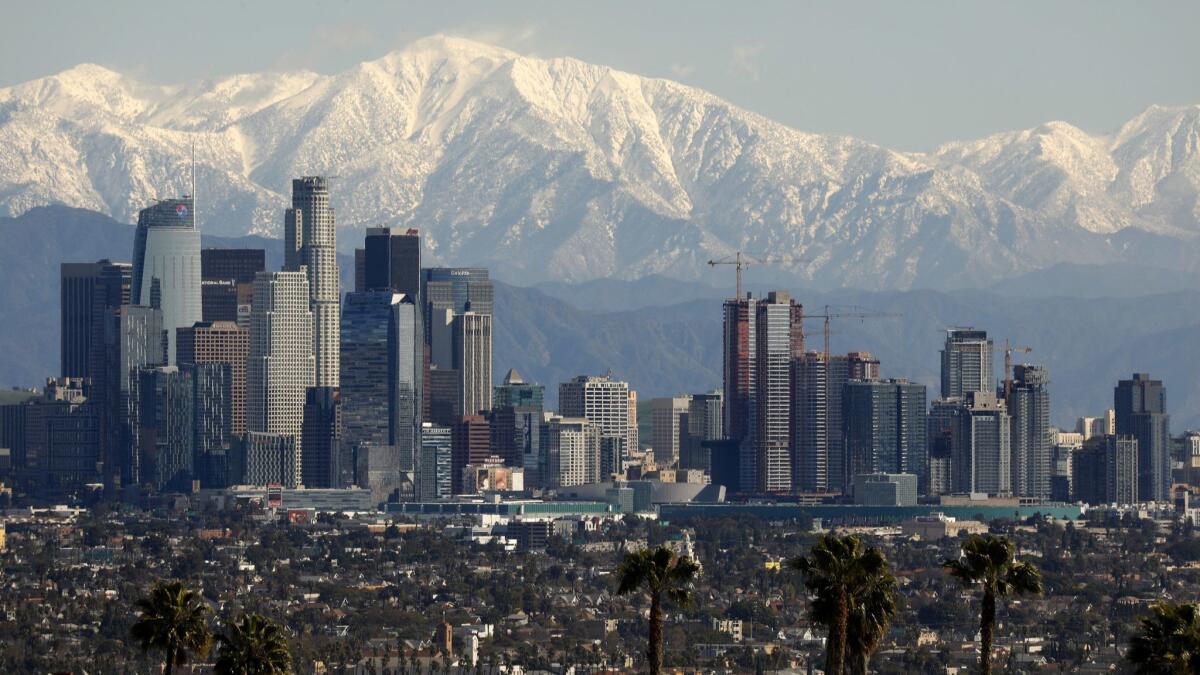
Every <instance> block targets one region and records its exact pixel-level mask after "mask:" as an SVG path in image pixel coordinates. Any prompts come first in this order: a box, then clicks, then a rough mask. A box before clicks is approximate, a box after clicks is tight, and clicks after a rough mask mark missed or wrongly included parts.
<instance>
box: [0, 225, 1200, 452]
mask: <svg viewBox="0 0 1200 675" xmlns="http://www.w3.org/2000/svg"><path fill="white" fill-rule="evenodd" d="M0 241H4V242H5V246H3V247H0V316H3V317H5V320H4V321H0V347H2V349H0V383H2V384H3V385H5V386H11V385H21V386H32V385H40V384H41V383H42V382H44V378H45V377H46V376H48V375H54V374H57V372H58V369H59V342H58V340H59V337H58V336H59V296H58V293H59V286H58V269H59V263H60V262H82V261H92V260H96V259H98V258H101V257H109V258H112V259H114V260H129V257H130V254H131V253H132V246H133V227H132V226H130V225H127V224H123V223H118V222H116V221H114V220H113V219H111V218H109V217H107V216H105V215H103V214H98V213H94V212H90V211H86V210H82V209H71V208H66V207H45V208H37V209H33V210H31V211H29V212H28V213H27V214H25V215H24V216H22V217H20V218H3V217H0ZM204 245H205V246H224V247H258V248H266V249H267V265H268V267H269V268H271V269H277V268H278V266H279V264H280V261H281V258H282V255H281V251H282V246H281V243H280V242H279V241H278V240H274V239H262V238H257V237H248V238H238V237H228V238H226V237H217V236H208V235H206V236H205V237H204ZM339 262H340V264H341V267H342V269H341V272H342V283H343V288H345V289H348V288H352V269H353V261H352V259H351V258H350V257H349V256H346V255H343V256H340V260H339ZM1143 272H1144V271H1143ZM1143 272H1139V271H1138V270H1137V269H1136V268H1126V267H1117V268H1112V267H1108V266H1098V267H1094V268H1093V267H1087V266H1070V267H1067V268H1051V269H1049V270H1046V271H1043V272H1039V273H1038V274H1039V279H1038V280H1037V281H1039V282H1040V284H1041V285H1042V286H1043V288H1042V292H1039V293H1035V294H1030V296H1014V295H1012V294H1008V295H1002V294H1000V293H998V292H995V291H988V290H963V291H957V292H953V293H947V292H941V291H932V290H913V291H854V290H839V291H816V290H812V289H808V288H804V287H800V286H796V287H792V288H791V290H792V291H793V292H794V294H795V295H796V297H797V298H798V299H799V300H800V301H801V302H803V303H804V305H805V307H806V309H807V310H808V311H809V312H812V313H819V312H820V311H821V307H822V306H824V305H826V304H829V305H835V306H844V305H859V306H863V307H866V308H869V309H874V310H880V311H887V312H895V313H900V314H901V315H902V316H901V317H900V318H893V319H868V320H861V321H860V320H844V321H839V320H835V321H834V322H833V324H832V332H833V335H832V349H833V350H834V351H838V352H846V351H850V350H852V349H866V350H870V351H872V352H874V353H875V354H876V355H878V356H879V357H880V359H881V360H882V362H883V375H884V376H885V377H908V378H912V379H915V380H917V381H920V382H923V383H925V384H926V385H928V386H929V387H930V390H929V394H930V397H931V398H932V397H934V396H936V395H937V373H938V363H939V361H938V358H939V357H938V350H939V349H940V348H941V345H942V340H943V338H944V334H943V333H942V332H941V329H942V328H944V327H945V326H949V325H975V326H977V327H980V328H985V329H987V330H988V331H989V333H990V334H991V335H992V336H993V338H994V339H995V340H996V342H997V344H998V345H999V344H1000V343H1002V342H1003V341H1004V338H1006V337H1008V338H1010V339H1012V340H1013V341H1014V343H1019V344H1021V345H1025V346H1029V347H1032V348H1033V349H1034V351H1033V353H1032V354H1029V355H1027V356H1025V360H1028V361H1030V362H1034V363H1042V364H1045V365H1046V366H1047V367H1048V368H1049V370H1050V378H1051V384H1050V389H1051V396H1052V419H1053V421H1054V422H1055V423H1058V424H1068V425H1069V424H1073V420H1074V418H1075V417H1076V416H1078V415H1085V414H1086V415H1095V414H1099V413H1100V412H1101V411H1103V410H1104V409H1105V408H1108V407H1110V406H1111V405H1112V394H1113V386H1114V385H1115V384H1116V381H1117V380H1118V379H1120V378H1122V377H1128V376H1129V375H1130V373H1132V372H1134V371H1135V370H1136V371H1139V372H1150V373H1152V374H1154V375H1155V376H1157V377H1160V378H1162V379H1163V380H1164V381H1165V383H1166V385H1167V390H1168V394H1167V396H1168V404H1169V409H1170V412H1171V414H1172V416H1173V418H1172V429H1174V430H1176V431H1180V430H1182V429H1185V428H1188V427H1193V428H1195V427H1200V339H1197V336H1200V318H1198V317H1200V292H1198V291H1196V290H1188V289H1186V288H1184V289H1182V290H1181V289H1180V287H1173V286H1172V284H1173V283H1174V282H1175V281H1178V280H1177V279H1174V278H1162V279H1157V280H1154V281H1153V283H1154V284H1155V285H1156V287H1155V289H1154V290H1155V293H1154V294H1152V295H1142V296H1131V295H1128V294H1122V295H1114V296H1112V297H1095V296H1093V297H1068V296H1067V295H1065V294H1056V293H1055V292H1053V289H1055V288H1065V289H1074V288H1101V289H1102V288H1104V285H1103V284H1101V283H1100V280H1103V279H1125V280H1126V283H1125V284H1124V285H1123V288H1131V287H1135V286H1136V283H1135V282H1136V279H1137V278H1138V277H1139V275H1140V276H1145V275H1144V274H1143ZM732 277H733V274H732V271H730V270H728V269H725V268H722V270H721V272H719V273H718V272H713V273H712V277H711V278H706V281H712V282H714V283H717V282H720V283H721V284H722V286H723V288H716V287H714V286H709V285H705V284H701V283H685V282H680V281H678V280H674V279H667V278H662V277H645V278H642V279H639V280H637V281H631V282H626V281H619V280H600V281H593V282H588V283H583V284H565V283H559V282H555V283H547V284H543V285H542V286H541V287H539V288H522V287H518V286H513V285H510V284H507V283H503V282H497V283H496V320H495V338H494V339H495V358H494V364H495V371H496V372H495V373H494V377H495V378H496V381H497V382H498V381H499V379H500V378H501V377H503V375H504V373H505V372H507V370H508V369H509V368H513V367H515V368H516V369H517V370H518V371H519V372H520V373H521V374H522V375H524V376H525V377H526V378H527V379H528V380H530V381H537V382H540V383H542V384H544V385H546V394H547V398H548V401H549V404H550V405H551V406H553V405H555V404H556V399H557V390H558V384H559V383H560V382H562V381H564V380H566V379H568V378H570V377H572V376H574V375H578V374H581V373H603V372H605V371H607V370H609V369H610V368H611V369H612V370H613V372H614V374H615V375H617V376H618V377H622V378H626V379H628V380H629V382H630V383H631V385H632V386H633V387H634V388H635V389H637V390H638V392H639V394H640V396H641V397H642V398H646V399H648V398H653V397H656V396H669V395H673V394H677V393H682V392H702V391H707V390H709V389H713V388H716V387H719V386H721V361H720V350H721V301H722V299H723V298H724V297H725V296H727V295H730V294H732V280H733V279H732ZM726 282H728V283H726ZM752 287H753V288H755V290H756V291H757V290H761V289H763V288H766V287H765V286H762V287H759V286H758V285H753V284H752ZM1018 287H1019V288H1024V287H1023V286H1018ZM805 327H806V330H807V331H808V333H809V337H808V346H809V348H812V349H820V348H821V344H820V341H821V324H820V322H819V320H818V319H815V318H809V319H807V320H806V324H805ZM1018 356H1020V355H1018ZM1002 359H1003V355H1002V354H999V353H998V354H997V355H996V363H997V369H996V370H997V373H999V370H1000V366H999V364H1001V363H1002V362H1003V361H1002Z"/></svg>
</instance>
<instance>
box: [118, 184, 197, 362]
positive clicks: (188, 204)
mask: <svg viewBox="0 0 1200 675" xmlns="http://www.w3.org/2000/svg"><path fill="white" fill-rule="evenodd" d="M193 218H194V209H193V204H192V198H191V197H183V198H181V199H164V200H161V201H159V202H157V203H155V204H154V205H153V206H150V207H148V208H145V209H142V210H141V211H140V212H138V224H137V230H136V232H135V234H134V244H133V272H132V278H131V281H130V302H131V303H132V304H135V305H145V306H147V307H157V308H160V309H161V310H162V317H163V318H162V321H163V330H164V331H165V333H166V335H165V337H164V340H165V341H164V344H165V345H166V355H167V365H175V363H176V360H175V340H176V335H175V329H176V328H184V327H186V326H191V325H192V324H194V323H196V322H197V321H202V320H203V319H204V315H203V305H202V303H201V292H200V231H199V230H197V229H196V227H195V222H194V220H193Z"/></svg>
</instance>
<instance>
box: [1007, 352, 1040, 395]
mask: <svg viewBox="0 0 1200 675" xmlns="http://www.w3.org/2000/svg"><path fill="white" fill-rule="evenodd" d="M1032 351H1033V349H1031V348H1029V347H1017V346H1015V345H1012V344H1010V343H1009V341H1008V338H1004V400H1005V402H1007V401H1008V399H1009V396H1010V395H1011V394H1012V385H1013V379H1012V355H1013V353H1014V352H1017V353H1021V354H1028V353H1029V352H1032Z"/></svg>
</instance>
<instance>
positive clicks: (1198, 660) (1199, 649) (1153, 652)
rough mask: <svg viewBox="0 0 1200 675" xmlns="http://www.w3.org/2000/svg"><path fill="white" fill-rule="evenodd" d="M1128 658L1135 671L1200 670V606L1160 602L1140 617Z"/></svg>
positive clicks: (1171, 671) (1180, 671) (1176, 671)
mask: <svg viewBox="0 0 1200 675" xmlns="http://www.w3.org/2000/svg"><path fill="white" fill-rule="evenodd" d="M1125 658H1126V659H1128V660H1129V662H1130V663H1132V664H1133V666H1134V670H1135V672H1138V673H1146V674H1147V675H1148V674H1150V673H1181V674H1183V673H1196V672H1200V606H1198V605H1195V604H1183V605H1176V604H1171V603H1166V602H1164V603H1160V604H1158V605H1155V606H1154V607H1152V608H1151V609H1150V616H1143V617H1142V618H1141V619H1139V620H1138V631H1137V633H1135V634H1134V636H1133V637H1132V638H1131V639H1130V641H1129V653H1127V654H1126V655H1125Z"/></svg>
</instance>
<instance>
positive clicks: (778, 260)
mask: <svg viewBox="0 0 1200 675" xmlns="http://www.w3.org/2000/svg"><path fill="white" fill-rule="evenodd" d="M798 262H801V261H800V259H799V258H792V257H790V256H775V257H771V258H751V257H750V256H748V255H742V252H741V251H737V252H736V253H734V254H733V255H732V256H725V257H724V258H718V259H716V260H709V261H708V265H709V267H716V266H717V265H733V267H734V269H735V270H737V285H736V287H735V288H736V293H735V295H734V297H735V298H739V299H740V298H741V297H742V270H743V269H745V268H747V267H749V266H751V265H779V264H786V263H798Z"/></svg>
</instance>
